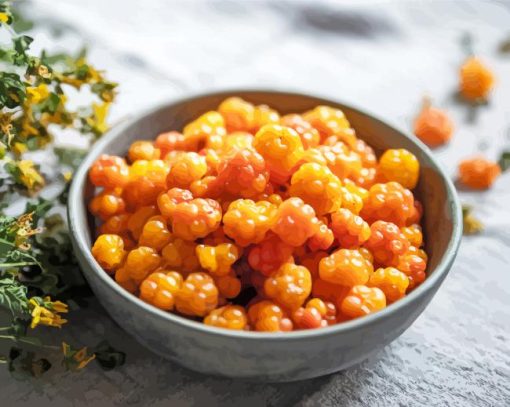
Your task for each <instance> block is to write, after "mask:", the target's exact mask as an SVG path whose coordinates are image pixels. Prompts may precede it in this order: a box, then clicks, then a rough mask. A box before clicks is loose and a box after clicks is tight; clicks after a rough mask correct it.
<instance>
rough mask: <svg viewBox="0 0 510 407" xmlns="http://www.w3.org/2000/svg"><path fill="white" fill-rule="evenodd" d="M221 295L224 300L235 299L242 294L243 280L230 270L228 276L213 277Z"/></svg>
mask: <svg viewBox="0 0 510 407" xmlns="http://www.w3.org/2000/svg"><path fill="white" fill-rule="evenodd" d="M213 278H214V282H215V284H216V287H218V292H219V295H220V296H221V297H223V298H235V297H237V296H238V295H239V293H240V292H241V280H240V279H239V278H238V277H237V275H236V273H235V272H234V271H233V270H232V269H230V271H229V272H228V274H225V275H220V276H213Z"/></svg>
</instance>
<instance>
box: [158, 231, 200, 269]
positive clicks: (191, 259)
mask: <svg viewBox="0 0 510 407" xmlns="http://www.w3.org/2000/svg"><path fill="white" fill-rule="evenodd" d="M196 246H197V244H196V243H195V242H189V241H186V240H182V239H179V238H176V237H172V238H171V239H170V242H169V243H168V244H167V245H166V246H165V247H163V250H162V251H161V256H162V257H163V263H164V266H165V267H168V268H170V269H175V270H178V271H181V272H183V273H190V272H192V271H197V270H198V269H199V268H200V263H199V261H198V258H197V256H196Z"/></svg>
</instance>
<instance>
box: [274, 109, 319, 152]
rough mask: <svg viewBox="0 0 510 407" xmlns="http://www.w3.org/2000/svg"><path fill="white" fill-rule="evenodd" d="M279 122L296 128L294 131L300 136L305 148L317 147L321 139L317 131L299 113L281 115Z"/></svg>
mask: <svg viewBox="0 0 510 407" xmlns="http://www.w3.org/2000/svg"><path fill="white" fill-rule="evenodd" d="M280 124H281V125H282V126H285V127H290V128H291V129H294V130H296V133H297V134H298V135H299V137H300V138H301V142H302V143H303V147H304V148H305V149H307V148H310V147H317V146H318V145H319V143H320V141H321V136H320V134H319V131H318V130H317V129H315V128H313V127H312V125H311V124H310V123H309V122H307V121H306V120H305V119H303V116H301V115H299V114H288V115H285V116H283V117H282V118H281V119H280Z"/></svg>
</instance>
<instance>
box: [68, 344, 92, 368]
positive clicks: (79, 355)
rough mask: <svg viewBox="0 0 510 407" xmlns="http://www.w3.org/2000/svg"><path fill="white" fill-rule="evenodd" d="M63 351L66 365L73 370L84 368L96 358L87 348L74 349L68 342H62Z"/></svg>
mask: <svg viewBox="0 0 510 407" xmlns="http://www.w3.org/2000/svg"><path fill="white" fill-rule="evenodd" d="M62 353H63V354H64V365H66V366H67V368H68V369H71V370H74V369H76V370H79V369H83V368H84V367H85V366H87V365H88V364H89V363H90V362H91V361H92V360H94V359H95V358H96V355H95V354H92V355H89V354H88V353H87V348H86V347H84V348H81V349H80V350H77V351H76V350H73V349H72V348H71V347H70V346H69V345H68V344H67V343H65V342H62Z"/></svg>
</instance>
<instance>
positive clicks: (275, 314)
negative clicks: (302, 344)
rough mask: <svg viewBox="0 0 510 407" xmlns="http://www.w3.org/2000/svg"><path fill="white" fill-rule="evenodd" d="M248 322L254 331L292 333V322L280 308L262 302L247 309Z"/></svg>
mask: <svg viewBox="0 0 510 407" xmlns="http://www.w3.org/2000/svg"><path fill="white" fill-rule="evenodd" d="M248 320H249V321H250V325H251V326H252V327H253V329H255V330H256V331H268V332H275V331H292V326H293V325H292V321H291V320H290V319H289V318H288V316H287V313H286V312H285V311H284V310H283V308H282V307H280V306H279V305H277V304H276V303H275V302H273V301H270V300H262V301H260V302H257V303H254V304H252V305H251V306H249V307H248Z"/></svg>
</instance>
